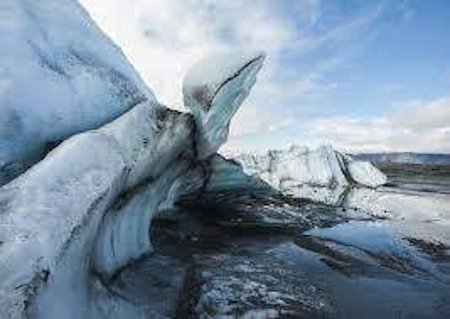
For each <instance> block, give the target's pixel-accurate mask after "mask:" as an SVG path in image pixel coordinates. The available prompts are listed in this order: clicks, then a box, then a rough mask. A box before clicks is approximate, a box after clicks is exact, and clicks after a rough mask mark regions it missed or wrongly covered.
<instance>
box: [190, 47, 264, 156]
mask: <svg viewBox="0 0 450 319" xmlns="http://www.w3.org/2000/svg"><path fill="white" fill-rule="evenodd" d="M264 57H265V56H264V54H263V53H253V54H245V55H241V54H233V55H230V54H227V55H220V56H218V55H216V56H213V57H211V58H210V59H208V60H207V61H202V63H198V64H197V65H196V66H194V67H193V68H192V69H191V70H190V71H189V72H188V74H187V76H186V77H185V80H184V82H183V96H184V103H185V104H186V106H187V107H189V109H190V110H191V112H192V115H193V116H194V118H195V119H196V124H197V125H198V131H199V135H198V138H197V144H196V147H197V152H198V156H199V158H201V159H205V158H207V157H208V156H210V155H212V154H214V153H216V152H217V150H218V147H219V146H220V145H222V144H223V143H224V142H225V141H226V139H227V136H228V128H229V125H228V124H227V125H224V123H229V122H230V120H231V118H232V117H233V115H234V114H235V113H236V111H237V110H238V108H239V106H240V105H241V103H242V101H243V100H244V99H245V98H246V97H247V95H248V93H249V91H250V89H251V88H252V86H253V84H254V83H255V80H256V73H258V71H259V70H260V69H261V66H262V63H263V61H264Z"/></svg>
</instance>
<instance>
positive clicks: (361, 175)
mask: <svg viewBox="0 0 450 319" xmlns="http://www.w3.org/2000/svg"><path fill="white" fill-rule="evenodd" d="M235 160H236V161H238V162H239V163H240V164H241V165H242V167H243V170H244V172H246V173H247V174H249V175H254V176H259V177H260V178H262V179H263V180H264V181H266V182H267V183H268V184H270V185H271V186H272V187H274V188H275V189H279V190H281V191H284V192H289V191H293V190H294V189H296V188H298V187H303V186H305V185H306V186H312V187H325V188H329V189H334V188H340V187H347V186H349V185H354V184H356V185H361V186H365V187H377V186H380V185H383V184H385V183H386V181H387V180H386V176H385V175H384V174H383V173H382V172H380V171H379V170H378V169H377V168H375V167H374V166H373V165H372V164H370V163H368V162H362V161H356V160H353V159H352V158H350V157H349V156H347V155H344V154H341V153H340V152H338V151H335V150H334V149H333V148H332V147H331V146H330V145H324V146H320V147H318V148H317V149H315V150H314V149H308V148H306V147H303V148H302V147H297V146H293V147H291V148H290V149H287V150H277V151H274V150H272V151H268V152H266V153H262V154H256V153H255V154H254V153H248V154H241V155H238V156H236V157H235Z"/></svg>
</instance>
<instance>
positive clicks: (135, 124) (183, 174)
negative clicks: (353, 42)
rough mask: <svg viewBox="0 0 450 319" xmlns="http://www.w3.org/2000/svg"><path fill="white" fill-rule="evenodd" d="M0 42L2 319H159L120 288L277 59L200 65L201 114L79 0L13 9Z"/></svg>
mask: <svg viewBox="0 0 450 319" xmlns="http://www.w3.org/2000/svg"><path fill="white" fill-rule="evenodd" d="M0 34H1V36H0V43H1V46H2V50H1V51H2V52H1V53H0V108H1V110H0V112H1V114H2V116H1V118H0V183H1V184H5V183H6V182H9V181H10V182H9V183H7V184H5V185H3V186H2V187H1V188H0V278H1V279H0V314H1V316H3V317H5V318H24V317H37V318H46V319H47V318H123V317H133V318H140V317H148V316H149V313H148V312H147V310H145V309H140V308H139V307H135V306H133V304H130V303H129V302H127V301H126V300H124V299H123V298H120V296H118V295H117V294H116V293H114V291H111V289H110V288H109V286H108V282H109V281H110V279H111V278H113V276H115V275H116V274H117V273H118V272H120V270H121V269H123V268H124V267H126V266H127V265H129V264H130V263H132V262H133V261H134V260H135V259H139V258H141V257H142V256H144V255H145V254H146V253H148V252H149V251H151V238H150V237H149V226H150V223H151V219H152V216H153V215H154V214H156V213H158V212H159V211H161V210H164V209H167V208H169V207H171V205H172V204H173V202H174V201H175V200H176V199H177V197H178V196H181V195H182V194H185V193H189V192H194V191H195V190H198V189H202V188H203V187H204V186H205V185H206V181H207V180H208V178H209V175H210V169H209V168H208V165H209V164H208V163H209V161H210V158H211V157H212V156H214V154H215V152H216V151H217V149H218V148H219V147H220V145H221V144H222V143H223V142H224V141H225V140H226V137H227V133H228V126H229V122H230V120H231V117H232V116H233V114H234V113H235V112H236V110H237V108H238V107H239V105H240V104H241V102H242V101H243V99H244V98H245V97H246V96H247V94H248V93H249V90H250V89H251V87H252V85H253V84H254V82H255V79H256V74H257V72H258V71H259V69H260V68H261V66H262V63H263V60H264V55H263V54H261V53H255V54H245V55H242V54H238V53H234V54H230V55H223V56H222V55H221V56H219V55H215V56H213V57H212V58H210V59H206V60H203V61H200V62H199V63H198V64H197V65H196V66H194V67H193V68H192V70H191V71H190V72H189V73H188V75H187V77H186V80H185V82H184V86H183V93H184V97H185V103H186V106H187V107H188V108H189V109H190V110H191V112H192V114H188V113H181V112H177V111H173V110H170V109H168V108H166V107H164V106H163V105H160V104H159V103H158V102H157V101H156V99H155V98H154V95H153V94H152V92H151V91H150V90H149V89H148V88H147V87H146V86H145V85H144V83H143V82H142V80H141V79H140V77H139V76H138V74H137V73H136V72H135V71H134V69H133V68H132V67H131V66H130V64H129V63H128V61H127V60H126V58H125V57H124V55H123V54H122V53H121V51H120V50H119V49H118V48H117V47H116V46H115V45H114V44H112V43H111V42H110V41H109V39H108V38H107V37H106V36H105V35H103V34H102V32H101V31H99V29H98V28H97V27H96V25H95V24H94V23H93V22H92V20H91V19H90V18H89V16H88V15H87V14H86V12H85V11H84V10H83V9H82V8H81V7H80V5H79V4H78V3H77V2H76V1H69V0H60V1H53V0H41V1H31V0H6V1H3V2H2V3H1V4H0ZM30 167H31V168H30ZM24 171H25V172H24ZM22 172H24V173H23V174H21V175H20V176H18V175H19V174H20V173H22ZM17 176H18V177H17ZM11 180H12V181H11ZM1 184H0V185H1Z"/></svg>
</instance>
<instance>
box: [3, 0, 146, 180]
mask: <svg viewBox="0 0 450 319" xmlns="http://www.w3.org/2000/svg"><path fill="white" fill-rule="evenodd" d="M0 47H1V50H0V185H1V184H4V183H5V182H8V181H9V180H11V179H12V178H14V177H16V176H17V175H18V174H19V173H21V172H23V171H24V170H25V169H26V168H28V167H29V166H30V165H32V164H33V163H35V162H36V161H38V160H39V159H41V158H42V157H43V156H44V155H45V153H46V151H47V150H48V149H51V148H52V147H54V146H55V145H57V144H58V143H60V142H62V141H63V140H65V139H67V138H68V137H70V136H72V135H74V134H76V133H80V132H84V131H86V130H89V129H93V128H97V127H99V126H101V125H103V124H105V123H107V122H109V121H111V120H113V119H114V118H116V117H118V116H119V115H121V114H123V113H124V112H126V111H128V110H129V109H131V108H132V107H133V106H135V105H137V104H138V103H140V102H142V101H145V100H149V101H153V100H154V96H153V94H152V92H151V91H150V90H149V89H148V88H147V87H146V86H145V84H144V82H143V81H142V80H141V78H140V76H139V75H138V73H137V72H136V71H135V70H134V69H133V67H132V66H131V65H130V63H129V62H128V61H127V60H126V58H125V57H124V55H123V53H122V52H121V50H120V49H119V48H118V47H117V46H116V45H115V44H113V43H112V42H111V41H110V40H109V39H108V38H107V37H106V36H105V35H104V34H103V33H102V32H101V31H100V29H98V28H97V26H96V25H95V24H94V22H93V21H92V20H91V19H90V17H89V16H88V14H87V13H86V12H85V11H84V10H83V9H82V8H81V6H80V5H79V4H78V3H77V2H76V1H72V0H59V1H54V0H41V1H34V0H4V1H2V2H1V4H0Z"/></svg>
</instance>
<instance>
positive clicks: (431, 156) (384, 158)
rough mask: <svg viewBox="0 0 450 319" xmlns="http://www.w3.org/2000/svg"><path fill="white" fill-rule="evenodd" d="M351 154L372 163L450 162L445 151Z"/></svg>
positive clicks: (449, 155)
mask: <svg viewBox="0 0 450 319" xmlns="http://www.w3.org/2000/svg"><path fill="white" fill-rule="evenodd" d="M351 156H352V157H353V158H355V159H358V160H363V161H369V162H372V163H380V162H385V163H386V162H387V163H407V164H450V154H444V153H442V154H438V153H412V152H393V153H366V154H351Z"/></svg>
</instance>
